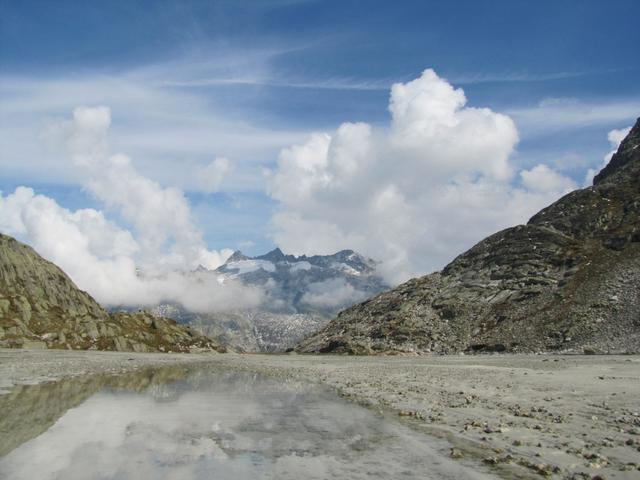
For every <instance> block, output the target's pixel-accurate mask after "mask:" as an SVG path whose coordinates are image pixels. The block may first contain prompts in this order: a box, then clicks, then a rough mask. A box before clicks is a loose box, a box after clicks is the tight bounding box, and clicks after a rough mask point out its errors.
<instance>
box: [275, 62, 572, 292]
mask: <svg viewBox="0 0 640 480" xmlns="http://www.w3.org/2000/svg"><path fill="white" fill-rule="evenodd" d="M389 112H390V114H391V122H390V124H389V125H388V127H386V128H379V129H376V128H374V127H373V126H371V125H369V124H366V123H343V124H342V125H340V127H339V128H338V129H337V130H336V131H335V132H334V133H333V134H328V133H318V134H314V135H312V136H311V137H310V138H309V139H308V141H307V142H306V143H302V144H298V145H293V146H291V147H289V148H285V149H283V150H282V151H281V153H280V155H279V158H278V164H277V167H276V168H275V169H273V170H271V171H270V172H268V174H267V183H268V187H267V189H268V194H269V195H270V196H271V197H272V198H273V199H275V200H277V201H278V202H279V209H278V211H277V212H276V213H275V214H274V215H273V217H272V219H271V227H272V236H273V239H274V240H275V242H276V243H277V244H278V245H280V246H281V247H282V248H283V249H284V250H285V251H288V252H291V253H294V254H302V253H310V252H313V253H318V254H321V253H325V254H327V253H330V252H333V251H337V250H340V249H343V248H352V249H355V250H358V251H359V252H361V253H363V254H365V255H367V256H370V257H372V258H376V259H379V260H382V261H383V264H382V269H383V272H384V273H385V275H386V277H387V279H388V280H390V281H391V282H400V281H403V280H406V279H407V278H409V277H410V276H414V275H417V274H422V273H424V272H428V271H431V270H434V269H436V268H440V267H442V266H443V265H444V264H445V263H446V262H447V261H449V260H451V259H452V258H453V257H454V256H455V255H456V254H458V253H460V252H461V251H463V250H465V249H466V248H469V247H470V246H472V245H473V244H474V243H475V242H477V241H479V240H480V239H481V238H483V237H484V236H486V235H488V234H489V233H492V232H494V231H496V230H499V229H502V228H505V227H507V226H510V225H514V224H517V223H521V222H524V221H526V220H527V219H528V217H529V216H531V215H532V214H533V213H535V212H536V211H537V210H539V209H540V208H542V207H543V206H545V205H547V204H548V203H550V202H551V201H553V200H555V199H557V198H558V197H559V196H561V195H562V194H564V193H567V192H568V191H570V190H572V189H574V188H576V185H575V183H574V182H573V181H572V180H571V179H570V178H568V177H566V176H564V175H562V174H561V173H559V172H557V171H555V170H553V169H552V168H551V167H549V166H547V165H543V164H540V165H537V166H535V167H534V168H532V169H531V170H522V171H516V169H515V167H514V165H513V164H512V162H511V161H510V157H511V154H512V153H513V151H514V149H515V147H516V144H517V142H518V131H517V129H516V126H515V124H514V122H513V121H512V120H511V118H510V117H508V116H506V115H503V114H500V113H497V112H494V111H492V110H490V109H488V108H474V107H470V106H467V99H466V96H465V94H464V92H463V90H462V89H456V88H454V87H453V86H451V85H450V84H449V83H448V82H447V81H446V80H444V79H442V78H440V77H438V75H437V74H436V73H435V72H434V71H433V70H425V71H424V72H423V74H422V75H421V76H420V77H419V78H417V79H415V80H413V81H411V82H408V83H396V84H394V85H393V86H392V88H391V95H390V100H389Z"/></svg>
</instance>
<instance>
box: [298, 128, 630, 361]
mask: <svg viewBox="0 0 640 480" xmlns="http://www.w3.org/2000/svg"><path fill="white" fill-rule="evenodd" d="M297 349H298V350H299V351H302V352H336V353H356V354H358V353H377V352H383V353H394V352H436V353H457V352H479V351H512V352H514V351H515V352H517V351H522V352H532V351H575V352H587V353H589V352H592V353H598V352H602V353H605V352H612V353H613V352H639V351H640V120H639V121H638V123H636V125H635V127H633V129H632V130H631V132H630V133H629V135H628V136H627V138H626V139H625V140H624V141H623V142H622V144H621V145H620V148H619V150H618V152H617V153H616V154H615V155H614V156H613V158H612V159H611V161H610V163H609V164H608V165H607V166H606V167H605V168H604V169H603V170H602V171H601V172H600V173H599V174H598V175H597V176H596V177H595V180H594V185H593V186H591V187H588V188H585V189H582V190H576V191H574V192H572V193H570V194H568V195H566V196H564V197H563V198H561V199H560V200H558V201H557V202H555V203H554V204H552V205H551V206H549V207H547V208H545V209H544V210H542V211H541V212H539V213H538V214H536V215H535V216H534V217H532V218H531V220H530V221H529V222H528V223H527V224H526V225H520V226H516V227H513V228H508V229H506V230H503V231H501V232H498V233H496V234H494V235H492V236H490V237H488V238H486V239H485V240H483V241H481V242H480V243H478V244H477V245H476V246H474V247H473V248H471V249H470V250H468V251H467V252H465V253H463V254H462V255H460V256H459V257H457V258H456V259H455V260H454V261H453V262H451V263H450V264H449V265H447V266H446V267H445V268H444V269H443V270H442V271H441V272H437V273H433V274H430V275H427V276H424V277H421V278H417V279H413V280H410V281H408V282H407V283H405V284H403V285H400V286H399V287H397V288H395V289H393V290H391V291H388V292H385V293H382V294H380V295H378V296H376V297H374V298H372V299H370V300H367V301H366V302H364V303H361V304H359V305H356V306H354V307H352V308H350V309H347V310H345V311H343V312H341V313H340V314H339V315H338V317H337V318H335V319H334V320H333V321H332V322H331V323H330V324H329V325H328V326H327V327H325V328H324V329H322V330H321V331H320V332H318V333H317V334H315V335H313V336H312V337H310V338H308V339H306V340H305V341H303V342H302V343H301V344H300V345H299V346H298V347H297Z"/></svg>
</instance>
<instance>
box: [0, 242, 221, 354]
mask: <svg viewBox="0 0 640 480" xmlns="http://www.w3.org/2000/svg"><path fill="white" fill-rule="evenodd" d="M0 347H18V348H20V347H21V348H66V349H97V350H120V351H136V352H155V351H165V352H169V351H173V352H188V351H193V350H197V349H207V350H211V349H215V348H217V345H216V344H214V342H213V341H212V340H211V339H209V338H207V337H205V336H203V335H201V334H199V333H196V332H195V331H194V330H192V329H190V328H188V327H185V326H182V325H178V324H177V323H176V322H175V321H174V320H170V319H167V318H161V317H156V316H153V315H151V314H150V313H146V312H136V313H114V314H109V313H107V311H106V310H104V309H103V308H102V307H101V306H100V305H99V304H98V303H97V302H96V301H95V300H94V299H93V298H91V296H90V295H89V294H87V293H86V292H83V291H81V290H79V289H78V288H77V287H76V286H75V284H74V283H73V282H72V281H71V279H70V278H69V277H68V276H67V275H66V274H65V273H64V272H63V271H62V270H60V269H59V268H58V267H57V266H55V265H54V264H53V263H51V262H48V261H46V260H45V259H43V258H42V257H40V255H38V254H37V253H36V252H35V251H34V250H33V249H32V248H31V247H28V246H27V245H24V244H22V243H20V242H18V241H17V240H15V239H14V238H11V237H9V236H7V235H2V234H0Z"/></svg>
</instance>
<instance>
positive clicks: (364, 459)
mask: <svg viewBox="0 0 640 480" xmlns="http://www.w3.org/2000/svg"><path fill="white" fill-rule="evenodd" d="M0 409H1V410H0V411H2V412H3V419H2V420H0V435H1V436H2V438H3V440H1V441H0V455H3V456H2V457H0V478H3V479H12V480H22V479H24V480H33V479H41V480H47V479H65V480H73V479H82V480H87V479H167V480H169V479H171V480H182V479H207V480H208V479H234V480H242V479H254V478H256V479H257V478H260V479H263V478H264V479H295V480H298V479H364V478H367V479H369V478H373V479H375V478H384V479H414V478H415V479H417V478H419V479H425V478H426V479H430V478H432V479H465V478H470V479H476V478H477V479H480V478H488V474H487V473H486V472H482V471H478V470H476V469H474V468H473V467H470V466H467V465H464V464H462V463H460V462H457V461H453V460H451V459H450V458H448V445H447V444H446V443H445V442H441V441H439V440H435V439H433V438H430V437H428V436H425V435H422V434H420V433H417V432H414V431H412V430H411V429H409V428H407V427H405V426H404V425H402V424H400V423H397V422H395V421H391V420H388V419H386V418H384V417H383V416H381V415H378V414H376V413H374V412H372V411H370V410H368V409H365V408H362V407H360V406H357V405H355V404H353V403H350V402H347V401H345V400H343V399H341V398H340V397H338V396H337V395H335V394H334V393H332V392H330V391H328V390H326V389H324V388H322V387H319V386H317V385H313V384H308V383H302V382H296V381H285V380H279V379H274V378H266V377H263V376H259V375H253V374H248V373H229V372H221V371H213V370H211V369H182V368H175V367H173V368H165V369H156V370H149V371H145V372H139V373H136V374H131V375H122V376H117V377H106V376H105V377H91V378H84V379H75V380H74V379H72V380H65V381H63V382H56V383H51V384H47V385H36V386H25V387H18V388H17V389H15V390H14V391H12V392H11V393H9V394H8V395H3V396H0Z"/></svg>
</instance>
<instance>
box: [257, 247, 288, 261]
mask: <svg viewBox="0 0 640 480" xmlns="http://www.w3.org/2000/svg"><path fill="white" fill-rule="evenodd" d="M289 256H290V255H285V254H284V253H282V250H280V248H278V247H276V248H274V249H273V250H271V251H270V252H268V253H265V254H264V255H260V256H259V257H255V258H256V260H267V261H269V262H274V263H277V262H282V261H285V260H286V259H287V257H289Z"/></svg>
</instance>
